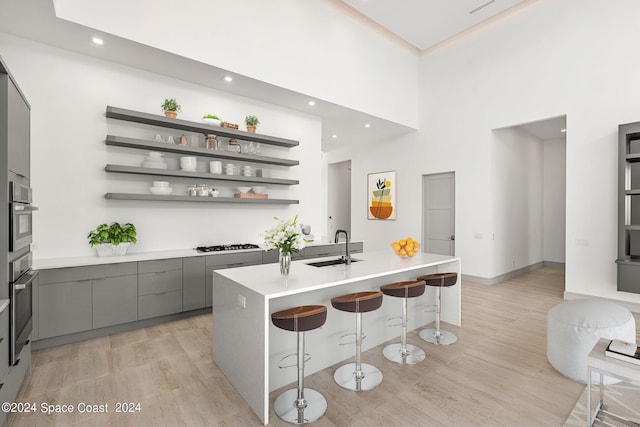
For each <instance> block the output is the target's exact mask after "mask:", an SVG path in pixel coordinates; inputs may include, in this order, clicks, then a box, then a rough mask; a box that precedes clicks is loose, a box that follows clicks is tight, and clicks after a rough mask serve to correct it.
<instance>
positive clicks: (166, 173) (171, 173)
mask: <svg viewBox="0 0 640 427" xmlns="http://www.w3.org/2000/svg"><path fill="white" fill-rule="evenodd" d="M104 169H105V170H106V171H107V172H113V173H131V174H135V175H151V176H163V177H177V178H197V179H207V180H215V181H234V182H255V183H261V184H277V185H296V184H299V183H300V182H299V181H298V180H297V179H281V178H262V177H259V176H242V175H222V174H212V173H206V172H186V171H180V170H168V169H152V168H143V167H138V166H124V165H107V166H105V168H104Z"/></svg>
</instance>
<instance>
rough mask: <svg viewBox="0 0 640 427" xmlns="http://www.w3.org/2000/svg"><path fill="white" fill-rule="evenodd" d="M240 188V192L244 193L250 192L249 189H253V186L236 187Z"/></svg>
mask: <svg viewBox="0 0 640 427" xmlns="http://www.w3.org/2000/svg"><path fill="white" fill-rule="evenodd" d="M236 188H237V189H238V191H239V192H241V193H242V194H244V193H248V192H249V190H251V187H236Z"/></svg>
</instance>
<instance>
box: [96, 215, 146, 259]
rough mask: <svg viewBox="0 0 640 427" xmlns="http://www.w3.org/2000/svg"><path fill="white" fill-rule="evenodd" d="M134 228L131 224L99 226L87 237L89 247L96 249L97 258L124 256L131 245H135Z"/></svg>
mask: <svg viewBox="0 0 640 427" xmlns="http://www.w3.org/2000/svg"><path fill="white" fill-rule="evenodd" d="M136 236H137V235H136V227H135V226H134V225H133V224H131V223H126V224H124V225H120V224H119V223H117V222H112V223H111V225H107V224H100V225H99V226H97V227H96V228H95V229H94V230H91V231H90V232H89V234H88V235H87V239H89V245H90V246H91V247H94V248H96V251H97V252H98V256H124V255H125V254H126V253H127V249H128V248H129V245H131V243H134V244H135V243H136V242H137V239H136Z"/></svg>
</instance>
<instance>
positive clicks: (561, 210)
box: [542, 138, 567, 263]
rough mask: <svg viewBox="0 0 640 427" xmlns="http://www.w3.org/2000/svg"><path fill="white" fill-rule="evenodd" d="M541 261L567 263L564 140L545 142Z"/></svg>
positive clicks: (543, 145)
mask: <svg viewBox="0 0 640 427" xmlns="http://www.w3.org/2000/svg"><path fill="white" fill-rule="evenodd" d="M542 155H543V174H542V180H543V181H542V186H543V190H542V200H543V201H542V221H543V225H542V230H543V237H542V258H543V260H544V261H552V262H559V263H564V262H565V256H564V252H565V234H566V226H565V222H566V221H565V216H566V202H567V201H566V198H567V196H566V194H567V192H566V181H567V179H566V170H567V168H566V143H565V138H559V139H550V140H545V141H542Z"/></svg>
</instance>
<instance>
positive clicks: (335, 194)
mask: <svg viewBox="0 0 640 427" xmlns="http://www.w3.org/2000/svg"><path fill="white" fill-rule="evenodd" d="M327 184H328V187H329V194H328V200H327V211H328V214H329V218H328V219H327V220H328V221H327V233H328V236H327V237H329V240H330V241H333V236H334V235H335V233H336V230H347V231H348V232H349V235H351V161H350V160H347V161H344V162H340V163H331V164H329V171H328V183H327ZM318 237H319V236H318Z"/></svg>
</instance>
